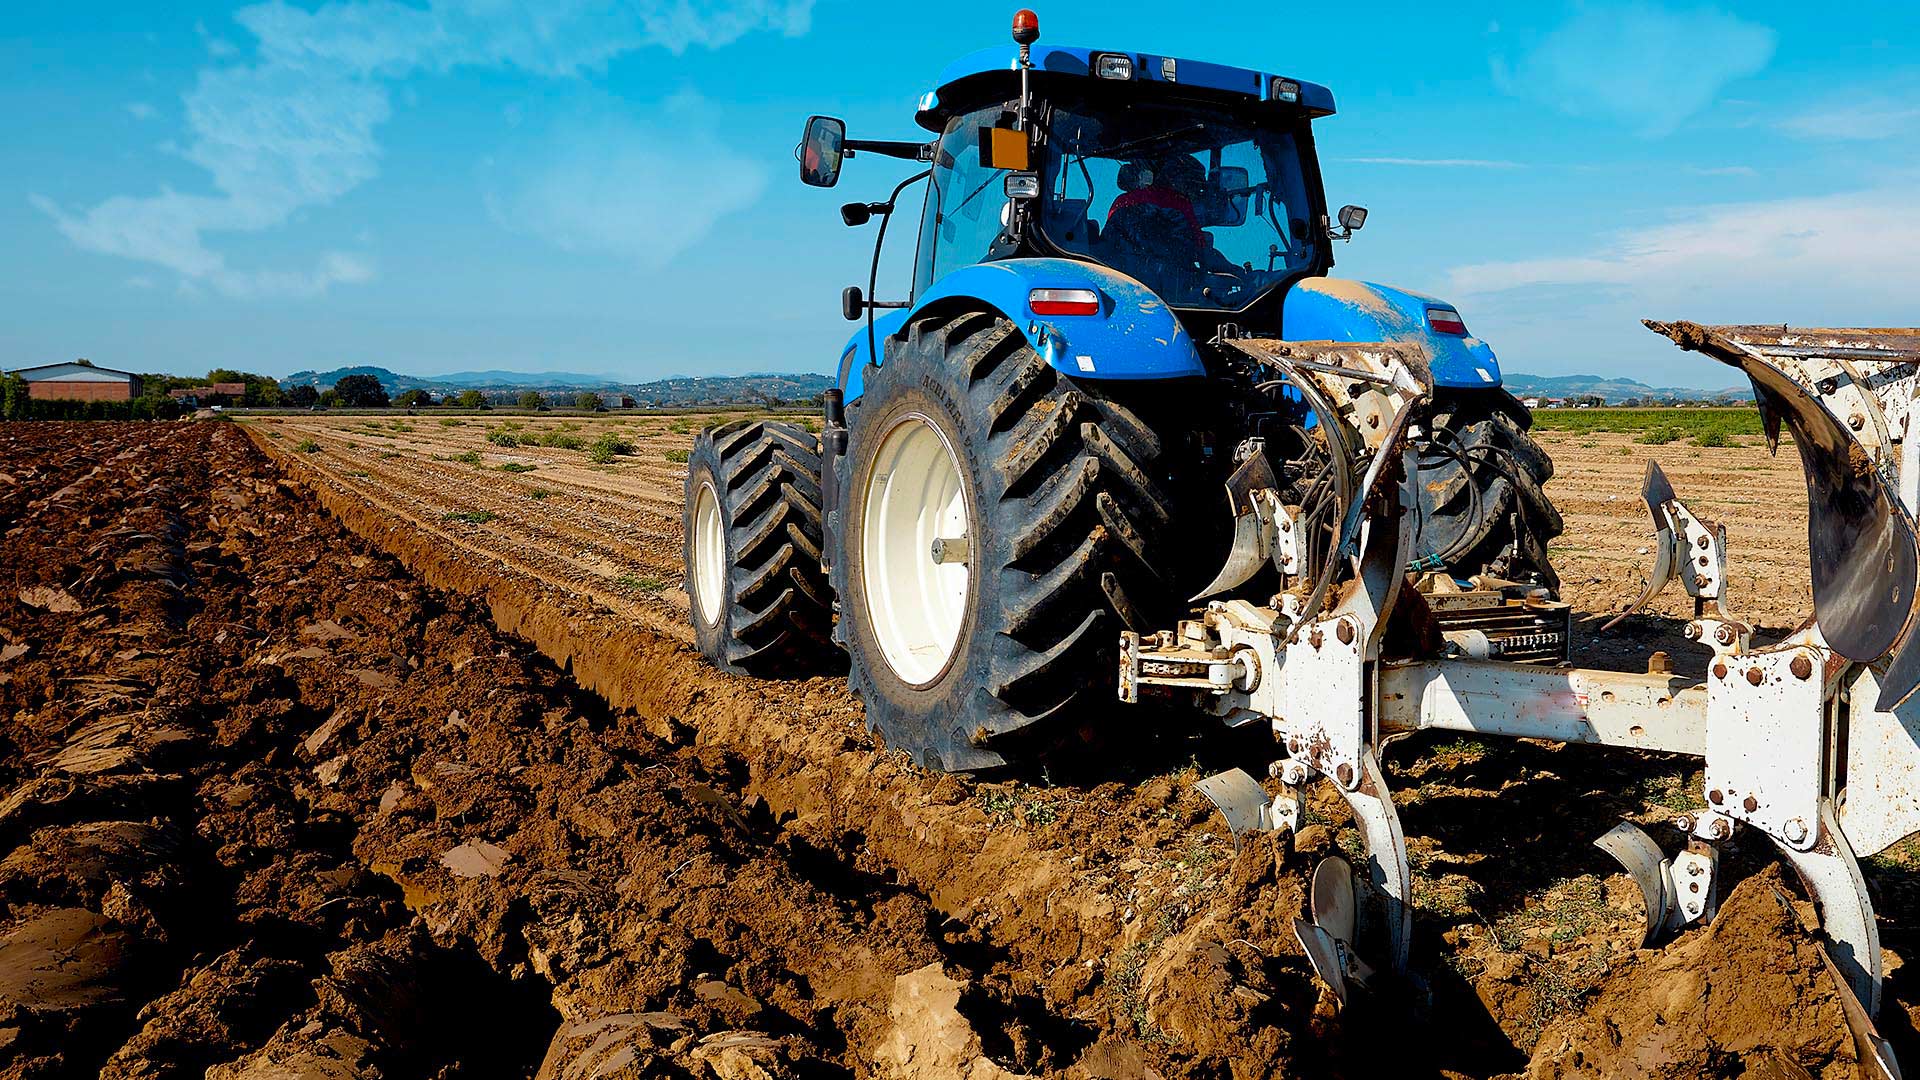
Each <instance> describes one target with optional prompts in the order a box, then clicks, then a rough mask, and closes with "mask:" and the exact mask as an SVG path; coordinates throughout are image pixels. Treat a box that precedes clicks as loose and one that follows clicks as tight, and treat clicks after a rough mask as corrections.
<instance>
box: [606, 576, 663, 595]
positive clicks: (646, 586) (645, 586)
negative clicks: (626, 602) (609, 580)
mask: <svg viewBox="0 0 1920 1080" xmlns="http://www.w3.org/2000/svg"><path fill="white" fill-rule="evenodd" d="M613 583H614V584H615V585H618V586H620V587H621V588H623V589H626V590H627V591H629V592H643V593H657V592H659V591H660V590H661V589H664V588H666V587H667V583H666V582H664V581H661V580H660V579H659V578H656V577H636V576H635V575H633V574H621V575H620V576H619V577H617V578H614V579H613Z"/></svg>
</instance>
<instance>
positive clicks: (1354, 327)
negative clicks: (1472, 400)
mask: <svg viewBox="0 0 1920 1080" xmlns="http://www.w3.org/2000/svg"><path fill="white" fill-rule="evenodd" d="M1430 308H1448V309H1452V308H1453V305H1452V304H1449V303H1447V302H1446V301H1444V300H1437V299H1435V298H1433V297H1431V296H1422V295H1420V294H1419V293H1412V292H1407V291H1406V290H1404V289H1396V288H1393V287H1392V286H1389V285H1375V284H1373V283H1371V282H1366V281H1349V280H1346V279H1343V278H1324V277H1323V278H1307V279H1305V280H1303V281H1301V282H1300V283H1299V284H1297V285H1295V286H1294V287H1293V289H1292V290H1291V291H1289V292H1288V293H1287V298H1286V301H1285V306H1284V307H1283V308H1282V309H1281V315H1280V320H1281V334H1282V336H1283V337H1285V338H1286V339H1287V340H1289V341H1410V342H1415V343H1417V344H1419V345H1422V346H1424V347H1425V348H1426V350H1427V353H1428V355H1429V356H1431V357H1432V365H1431V367H1432V371H1433V384H1434V385H1435V386H1444V387H1453V388H1456V389H1461V388H1464V389H1478V388H1492V387H1497V386H1499V385H1500V362H1499V361H1498V360H1496V359H1495V358H1494V355H1493V349H1492V348H1491V347H1490V346H1488V345H1487V343H1486V342H1484V341H1481V340H1480V339H1479V338H1476V337H1471V336H1468V337H1460V336H1459V335H1456V334H1442V333H1439V332H1437V331H1435V330H1434V329H1433V328H1432V327H1430V326H1428V325H1427V311H1428V309H1430Z"/></svg>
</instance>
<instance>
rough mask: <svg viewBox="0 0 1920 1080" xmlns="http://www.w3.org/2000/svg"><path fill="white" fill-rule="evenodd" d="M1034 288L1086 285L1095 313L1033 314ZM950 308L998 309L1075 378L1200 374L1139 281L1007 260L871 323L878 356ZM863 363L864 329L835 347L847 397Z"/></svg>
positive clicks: (1189, 343) (1070, 262)
mask: <svg viewBox="0 0 1920 1080" xmlns="http://www.w3.org/2000/svg"><path fill="white" fill-rule="evenodd" d="M1034 289H1092V290H1093V291H1094V292H1096V293H1098V294H1099V296H1100V312H1099V314H1097V315H1046V316H1041V315H1035V314H1034V313H1033V309H1032V308H1031V307H1029V306H1028V305H1027V297H1028V294H1029V293H1031V292H1032V291H1033V290H1034ZM948 310H953V311H962V310H974V311H982V310H984V311H994V312H998V313H999V314H1001V315H1003V316H1005V317H1006V319H1007V321H1008V322H1011V323H1012V324H1013V325H1014V326H1015V327H1017V328H1018V329H1019V331H1020V333H1021V334H1023V335H1025V337H1026V339H1027V343H1028V344H1030V345H1032V346H1033V349H1034V351H1035V352H1037V353H1039V354H1040V355H1041V356H1043V357H1045V358H1046V360H1047V363H1049V364H1051V365H1053V366H1054V367H1055V368H1057V369H1059V370H1060V371H1062V372H1064V373H1066V374H1068V375H1072V376H1074V377H1076V378H1082V379H1184V378H1190V377H1193V376H1196V375H1204V374H1206V366H1205V365H1204V364H1202V363H1201V362H1200V353H1199V351H1198V350H1197V349H1195V348H1194V344H1193V338H1192V337H1191V336H1189V335H1188V334H1187V331H1186V328H1185V327H1184V326H1181V325H1180V320H1179V318H1177V317H1176V316H1175V315H1174V313H1173V309H1171V308H1169V307H1167V305H1166V304H1164V303H1162V302H1161V301H1160V298H1159V297H1158V296H1155V295H1154V293H1153V290H1151V289H1149V288H1147V287H1146V286H1145V285H1142V284H1141V283H1140V282H1138V281H1136V280H1134V279H1133V278H1130V277H1128V276H1127V275H1125V274H1122V273H1120V272H1119V271H1117V270H1112V269H1109V268H1107V267H1105V266H1101V265H1100V264H1098V263H1089V262H1080V261H1079V260H1076V259H1005V260H1001V261H999V262H988V263H976V264H974V265H972V266H963V267H961V268H960V269H958V270H955V271H954V272H953V273H951V274H948V275H947V276H945V277H943V278H941V279H940V280H939V281H936V282H934V283H933V285H932V287H930V288H929V289H927V291H926V294H925V295H923V296H921V297H920V298H919V299H918V300H917V301H916V302H915V304H914V306H913V308H912V309H911V311H905V312H903V311H895V312H891V313H889V314H888V315H887V317H886V318H884V319H878V320H875V322H874V334H875V337H876V338H878V339H879V340H880V341H881V346H880V351H881V355H882V358H883V359H884V357H885V354H886V344H885V340H886V338H887V337H889V336H891V335H894V334H898V333H899V332H900V331H901V329H902V328H904V327H905V326H906V325H907V323H908V322H909V321H910V320H911V319H915V318H918V317H920V316H921V315H922V314H927V315H938V314H940V313H942V312H944V311H948ZM866 360H867V330H866V327H864V326H863V327H861V328H860V329H859V330H857V331H855V333H854V335H853V338H852V339H851V340H850V341H848V342H847V346H846V348H845V349H843V350H841V365H840V370H841V372H842V376H841V382H842V385H843V386H844V387H845V389H846V397H847V400H848V401H853V400H855V399H857V398H858V397H859V396H860V393H861V390H862V380H861V372H862V371H863V370H864V369H865V367H866Z"/></svg>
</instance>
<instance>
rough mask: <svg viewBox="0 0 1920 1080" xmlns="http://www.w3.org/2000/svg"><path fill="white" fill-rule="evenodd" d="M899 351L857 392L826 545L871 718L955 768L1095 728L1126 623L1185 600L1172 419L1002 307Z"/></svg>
mask: <svg viewBox="0 0 1920 1080" xmlns="http://www.w3.org/2000/svg"><path fill="white" fill-rule="evenodd" d="M890 353H891V355H890V356H889V358H888V360H887V362H886V363H885V364H884V365H880V366H877V367H876V366H872V365H869V366H868V367H867V368H866V369H865V371H864V374H863V377H864V390H863V393H862V396H861V398H860V399H859V401H858V402H857V404H855V405H854V406H851V408H852V409H854V410H856V411H857V415H856V416H855V417H853V418H851V419H850V424H849V427H850V436H849V442H848V448H847V453H846V455H845V457H844V459H843V462H842V466H841V467H842V468H843V470H844V472H843V473H842V476H843V478H844V479H843V481H842V484H841V486H840V491H841V492H843V496H842V502H843V504H844V506H843V510H842V512H841V515H840V519H839V526H838V528H839V533H840V535H841V537H842V541H841V543H840V552H839V554H838V557H837V558H836V559H835V560H834V562H833V587H834V589H835V591H836V593H837V594H838V595H839V596H840V597H841V614H840V635H841V639H842V643H843V644H844V645H845V646H846V649H847V652H848V654H849V656H850V658H851V661H852V674H851V680H852V683H853V687H854V689H855V691H857V692H858V693H859V694H860V696H861V697H862V698H863V699H864V701H865V703H866V708H867V718H868V723H869V725H870V726H871V727H874V728H876V729H877V730H878V731H879V732H880V733H881V734H882V735H883V736H884V737H885V738H886V741H887V744H888V746H890V747H892V748H894V749H898V750H904V751H906V752H908V753H910V754H912V755H913V757H914V758H915V760H917V761H918V762H920V763H921V764H922V765H924V766H926V767H928V768H933V769H941V770H946V771H951V772H972V771H979V770H984V769H992V768H995V767H998V766H1002V765H1005V764H1007V763H1008V762H1009V761H1011V760H1015V759H1017V758H1021V757H1029V756H1033V755H1036V754H1039V753H1043V752H1045V751H1046V750H1048V749H1050V748H1054V747H1057V746H1059V745H1061V744H1062V743H1070V742H1073V741H1076V740H1078V739H1081V738H1084V737H1087V736H1090V735H1091V733H1092V730H1093V726H1094V725H1093V720H1094V715H1095V712H1096V711H1097V710H1099V709H1102V708H1104V709H1108V710H1111V708H1112V707H1113V705H1114V702H1115V694H1116V691H1115V687H1116V682H1115V678H1116V674H1115V672H1116V667H1115V664H1116V662H1117V651H1118V646H1119V635H1120V631H1122V630H1124V629H1136V630H1146V629H1151V628H1156V627H1158V626H1161V625H1171V622H1172V620H1173V619H1174V618H1176V617H1177V616H1178V614H1179V612H1180V611H1181V610H1182V608H1181V605H1180V603H1179V602H1178V592H1177V589H1176V587H1175V583H1174V582H1173V580H1172V576H1173V575H1172V572H1171V570H1170V569H1169V567H1168V563H1169V559H1168V556H1169V555H1170V547H1171V545H1170V544H1168V542H1167V538H1168V537H1169V535H1170V531H1171V529H1172V528H1173V527H1174V525H1175V521H1176V517H1175V514H1174V511H1173V500H1172V497H1171V496H1170V494H1169V490H1168V489H1169V487H1170V484H1169V478H1168V477H1167V476H1166V475H1164V472H1165V461H1166V460H1167V459H1168V458H1170V457H1171V456H1172V455H1170V454H1168V453H1167V448H1166V446H1165V445H1164V443H1163V435H1162V434H1161V433H1160V432H1158V431H1156V429H1155V428H1154V427H1153V426H1151V425H1150V424H1149V423H1148V422H1147V421H1146V420H1144V419H1143V418H1142V416H1141V415H1140V413H1139V412H1138V411H1136V410H1135V409H1134V408H1132V407H1130V406H1129V405H1127V404H1125V403H1123V402H1122V401H1121V400H1119V399H1118V398H1117V397H1116V396H1114V395H1113V394H1112V393H1110V392H1109V391H1108V390H1106V389H1105V388H1103V387H1101V386H1100V385H1099V384H1097V383H1091V382H1080V381H1076V380H1073V379H1069V378H1067V377H1065V376H1063V375H1061V374H1060V373H1059V372H1057V371H1055V370H1054V369H1053V368H1052V367H1051V366H1050V365H1048V364H1047V362H1046V361H1045V360H1044V359H1042V358H1041V357H1040V356H1039V355H1038V354H1036V353H1035V352H1034V351H1033V350H1032V348H1030V347H1029V346H1028V345H1027V343H1026V341H1025V339H1024V338H1023V337H1022V336H1021V335H1020V334H1019V332H1018V331H1017V330H1016V329H1015V328H1014V327H1013V326H1012V325H1011V324H1010V323H1008V322H1007V321H1006V320H1005V319H1002V318H1000V317H998V316H995V315H992V314H988V313H977V312H974V313H965V314H960V315H953V316H945V317H929V318H925V319H921V320H919V321H917V322H916V323H914V324H913V325H912V326H911V327H909V329H908V332H907V336H906V340H905V341H903V342H900V343H898V344H896V345H895V346H894V347H893V348H892V349H891V350H890ZM1155 392H1156V393H1157V394H1159V395H1161V396H1162V397H1165V396H1166V395H1167V393H1168V389H1167V388H1166V387H1165V386H1164V385H1158V386H1156V388H1155ZM936 541H937V542H938V544H937V546H936V543H935V542H936ZM1210 555H1211V553H1210V552H1200V553H1196V556H1195V558H1196V560H1197V561H1198V562H1201V563H1204V562H1205V561H1206V560H1207V558H1208V557H1209V556H1210Z"/></svg>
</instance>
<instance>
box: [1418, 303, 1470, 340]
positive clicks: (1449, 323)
mask: <svg viewBox="0 0 1920 1080" xmlns="http://www.w3.org/2000/svg"><path fill="white" fill-rule="evenodd" d="M1427 325H1428V326H1431V327H1433V328H1434V330H1436V331H1438V332H1439V333H1442V334H1452V335H1454V336H1456V337H1466V336H1467V324H1466V322H1465V321H1464V320H1462V319H1461V318H1460V313H1459V312H1457V311H1455V310H1453V309H1452V308H1440V307H1431V308H1428V309H1427Z"/></svg>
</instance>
